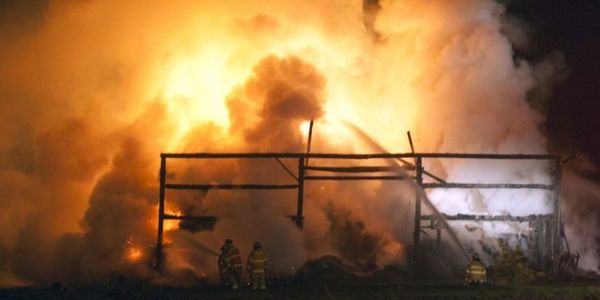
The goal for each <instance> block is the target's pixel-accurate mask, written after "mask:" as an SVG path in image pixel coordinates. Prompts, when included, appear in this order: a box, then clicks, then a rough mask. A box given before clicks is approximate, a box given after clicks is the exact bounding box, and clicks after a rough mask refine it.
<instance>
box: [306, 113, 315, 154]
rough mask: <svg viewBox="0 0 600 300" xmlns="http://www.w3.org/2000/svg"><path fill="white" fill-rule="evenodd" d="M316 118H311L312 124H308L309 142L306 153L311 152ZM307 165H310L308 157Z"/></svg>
mask: <svg viewBox="0 0 600 300" xmlns="http://www.w3.org/2000/svg"><path fill="white" fill-rule="evenodd" d="M314 123H315V119H310V125H309V126H308V142H307V143H306V154H308V153H310V146H311V145H312V132H313V125H314ZM305 165H308V157H307V158H306V163H305Z"/></svg>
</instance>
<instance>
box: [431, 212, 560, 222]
mask: <svg viewBox="0 0 600 300" xmlns="http://www.w3.org/2000/svg"><path fill="white" fill-rule="evenodd" d="M442 217H443V218H444V219H446V220H447V221H510V222H530V221H536V220H540V219H551V218H552V215H529V216H511V215H497V216H489V215H466V214H457V215H446V214H442ZM435 219H437V217H436V216H433V215H424V216H421V220H435Z"/></svg>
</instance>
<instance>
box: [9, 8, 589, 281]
mask: <svg viewBox="0 0 600 300" xmlns="http://www.w3.org/2000/svg"><path fill="white" fill-rule="evenodd" d="M222 2H223V3H219V2H215V1H170V2H169V4H164V2H162V1H29V2H22V1H5V2H2V4H0V26H1V27H0V66H1V67H0V79H1V80H0V116H1V117H0V129H1V130H0V138H1V140H2V143H0V179H1V180H0V199H1V204H2V205H1V206H0V229H2V235H0V284H1V285H21V284H47V283H50V282H54V281H61V282H65V283H73V284H77V283H89V282H97V281H102V280H104V279H105V278H107V277H109V276H113V275H114V274H122V275H125V276H127V277H131V278H141V279H151V280H154V281H155V282H157V283H166V284H177V282H175V281H176V280H174V279H173V278H163V277H160V276H158V275H157V274H156V273H154V272H153V271H152V268H151V256H152V247H153V246H154V242H155V238H156V219H157V218H156V214H157V199H158V178H157V175H158V167H159V166H158V165H159V153H161V152H184V151H190V152H191V151H193V152H222V151H231V152H233V151H240V152H267V151H291V152H302V151H305V149H306V124H307V123H306V122H307V120H310V119H312V118H314V119H315V120H316V123H315V133H314V134H315V136H314V139H313V149H312V150H313V151H315V152H373V151H375V147H373V146H372V145H371V144H370V143H369V142H367V141H365V140H364V139H361V138H359V135H358V134H357V133H356V132H355V131H353V130H352V129H351V127H349V126H347V125H344V124H347V123H351V124H353V126H356V127H358V128H360V129H362V131H364V132H366V133H368V134H369V135H370V136H371V137H372V138H373V140H375V141H377V143H379V144H380V145H381V146H382V147H383V148H385V149H386V150H388V151H390V152H408V151H409V150H410V148H409V146H408V142H407V141H406V137H405V132H406V131H408V130H410V131H411V132H412V133H413V136H414V138H415V144H416V147H417V151H419V152H486V153H495V152H499V153H545V152H548V151H563V150H564V151H571V152H574V151H578V148H579V147H581V143H570V144H567V146H564V145H561V143H560V141H563V137H564V133H562V130H568V129H564V128H563V127H561V126H559V125H556V123H551V122H550V123H548V122H547V121H546V120H545V116H546V115H549V116H554V115H557V114H558V113H556V112H555V111H553V110H552V109H548V106H549V104H548V101H549V100H548V99H552V96H551V95H553V91H554V89H555V88H557V87H559V86H560V84H561V83H562V82H564V81H565V78H567V77H568V76H569V67H568V63H569V61H568V59H565V56H564V54H563V53H561V52H559V51H553V50H554V49H548V50H547V51H545V52H544V51H541V50H535V51H534V50H531V49H532V48H535V45H534V43H533V42H531V41H530V40H529V38H530V36H531V35H533V34H532V31H534V29H535V28H534V27H531V26H530V25H529V24H528V23H527V22H526V21H524V20H523V19H522V18H519V16H514V15H511V14H508V13H507V12H506V8H505V6H504V5H503V4H501V3H497V2H494V1H491V0H490V1H485V0H480V1H475V0H460V1H414V0H405V1H391V0H381V1H364V2H360V1H344V0H333V1H252V2H248V1H222ZM532 28H534V29H532ZM548 124H550V125H548ZM553 126H554V127H553ZM557 132H559V133H557ZM548 137H549V138H550V140H549V141H550V143H549V142H548ZM567 140H568V139H567ZM592 150H593V148H592ZM592 154H593V153H592ZM592 159H593V156H592ZM596 162H597V161H596ZM284 163H286V164H288V165H289V166H290V167H293V166H294V163H295V162H294V161H284ZM321 163H323V164H332V162H328V161H321ZM382 163H389V162H385V161H384V162H382ZM426 167H427V169H428V170H430V171H432V172H434V173H436V174H438V175H440V176H442V177H444V178H447V179H448V180H450V181H460V182H514V183H549V182H550V181H551V180H552V178H550V176H549V174H548V166H546V165H543V164H539V163H537V164H505V163H503V164H493V163H487V164H483V162H481V161H475V162H468V163H466V162H463V161H452V160H449V161H430V162H428V164H427V165H426ZM169 170H170V173H169V174H167V177H168V180H169V181H170V182H186V183H203V182H207V183H248V182H251V183H256V181H262V182H264V183H281V184H285V183H289V182H290V181H291V180H292V179H291V178H290V177H289V176H288V175H287V174H286V173H285V171H283V170H282V169H281V168H280V166H279V165H278V164H277V163H276V162H274V161H269V162H266V161H225V160H223V161H215V162H213V163H209V162H204V163H198V164H193V163H189V164H173V165H169ZM597 174H598V171H597V170H596V169H595V167H594V164H593V162H592V161H587V160H583V159H580V160H578V161H576V162H574V163H572V165H571V167H570V169H569V170H567V171H566V175H565V182H564V189H563V208H564V210H563V219H564V221H565V225H566V231H567V236H568V238H569V240H570V241H571V243H572V247H573V248H574V251H576V252H579V253H580V254H582V256H583V259H582V262H581V267H583V268H586V269H589V270H596V271H598V270H599V269H600V266H599V264H600V262H599V256H600V253H599V252H600V245H599V244H600V242H599V239H600V237H599V236H598V225H599V224H598V214H599V212H600V209H599V204H598V201H599V200H598V199H599V197H600V195H599V194H600V193H599V188H598V185H597V184H596V183H595V182H594V180H595V179H594V178H596V179H597V177H598V175H597ZM411 186H412V185H411V184H409V183H408V182H401V183H362V184H347V183H326V184H320V183H314V184H313V183H310V184H308V185H307V190H306V201H305V202H306V207H305V216H306V227H305V229H304V230H299V229H298V228H296V227H295V225H294V223H293V222H291V221H290V220H289V218H288V215H291V214H294V209H295V201H294V197H295V195H294V194H293V193H292V192H256V191H253V192H242V191H234V192H213V191H211V192H208V193H200V192H188V193H174V192H173V193H171V192H170V193H168V194H167V210H168V211H170V212H172V213H186V214H195V215H215V216H218V217H219V221H218V222H217V224H216V226H215V228H214V230H213V231H205V232H195V233H194V232H190V231H183V230H177V227H178V225H177V224H176V223H175V222H172V221H169V222H171V223H173V224H171V223H169V222H167V224H166V227H167V232H166V236H165V239H166V242H167V243H168V246H167V248H166V249H165V250H166V255H167V268H169V270H170V271H171V274H173V273H176V272H177V271H178V270H190V272H192V273H193V274H195V275H196V276H198V277H202V276H204V275H206V274H208V276H209V277H211V276H212V277H214V275H215V271H216V270H215V269H216V264H215V258H214V256H212V254H211V253H210V252H211V250H217V249H218V248H219V246H220V244H221V243H222V241H223V239H224V238H225V237H231V238H232V239H233V240H234V241H235V242H236V243H237V244H238V246H240V248H241V249H242V255H245V254H247V249H249V247H250V245H251V243H252V242H253V241H254V240H256V239H258V240H261V241H262V242H263V244H265V247H266V251H267V253H268V254H269V255H270V256H271V258H272V260H271V264H272V268H273V269H274V270H275V271H276V272H278V273H281V274H291V273H293V271H294V270H295V269H296V268H298V267H300V266H301V265H302V264H303V263H304V262H305V261H306V260H307V259H311V258H316V257H319V256H321V255H324V254H330V253H331V254H336V255H339V256H341V257H342V258H343V259H344V260H345V261H347V262H348V263H350V264H352V265H353V266H355V267H356V268H357V269H358V270H363V271H369V270H372V269H373V268H376V267H381V266H383V265H386V264H403V263H404V254H405V249H406V246H407V242H408V241H409V240H410V238H409V237H410V234H411V232H412V211H411V208H412V206H411V204H412V205H414V203H413V202H411V201H412V200H411V199H414V191H413V190H412V189H411ZM430 196H431V198H432V201H433V202H434V203H436V204H437V205H438V207H439V208H440V209H441V210H442V211H443V212H447V213H450V214H453V213H465V212H471V213H477V214H497V213H507V212H508V213H511V214H513V215H528V214H533V213H548V212H549V211H550V209H551V205H550V203H549V202H548V195H546V194H544V193H534V192H528V191H518V192H514V191H511V192H506V193H504V194H503V193H500V192H497V191H496V192H489V193H488V192H478V191H463V192H460V193H459V192H456V191H454V192H452V193H450V192H438V193H437V194H435V193H433V194H431V195H430ZM522 198H527V199H530V201H528V202H527V203H526V204H524V202H523V201H520V200H519V199H522ZM498 200H503V201H498ZM485 229H486V232H490V234H492V235H493V234H494V233H498V232H500V233H501V232H502V231H503V230H508V231H515V230H517V231H518V230H519V229H518V228H508V229H502V228H501V229H498V228H485ZM464 238H465V239H466V240H468V239H469V238H471V239H473V238H480V237H479V236H476V237H469V236H468V235H467V234H466V233H465V236H464Z"/></svg>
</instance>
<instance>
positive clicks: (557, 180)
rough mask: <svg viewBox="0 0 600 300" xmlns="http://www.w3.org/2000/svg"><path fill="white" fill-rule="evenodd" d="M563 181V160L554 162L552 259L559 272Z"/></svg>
mask: <svg viewBox="0 0 600 300" xmlns="http://www.w3.org/2000/svg"><path fill="white" fill-rule="evenodd" d="M561 181H562V164H561V159H560V158H557V159H555V160H554V216H553V217H554V218H553V219H554V220H553V224H552V225H553V228H552V233H553V234H552V241H553V243H552V246H553V248H552V256H553V257H552V259H553V262H554V264H555V270H557V271H558V262H559V258H560V243H561V241H560V233H561V225H560V224H561V218H560V186H561Z"/></svg>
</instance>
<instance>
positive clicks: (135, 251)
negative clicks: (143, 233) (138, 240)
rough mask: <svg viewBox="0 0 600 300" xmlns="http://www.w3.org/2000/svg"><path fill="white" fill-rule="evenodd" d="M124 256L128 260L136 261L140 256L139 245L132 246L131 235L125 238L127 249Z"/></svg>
mask: <svg viewBox="0 0 600 300" xmlns="http://www.w3.org/2000/svg"><path fill="white" fill-rule="evenodd" d="M125 257H126V258H127V260H128V261H130V262H136V261H138V260H139V259H140V258H141V257H142V250H141V249H140V248H139V247H136V246H134V244H133V237H129V239H127V250H126V253H125Z"/></svg>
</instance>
